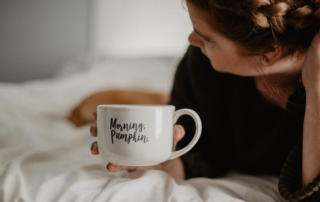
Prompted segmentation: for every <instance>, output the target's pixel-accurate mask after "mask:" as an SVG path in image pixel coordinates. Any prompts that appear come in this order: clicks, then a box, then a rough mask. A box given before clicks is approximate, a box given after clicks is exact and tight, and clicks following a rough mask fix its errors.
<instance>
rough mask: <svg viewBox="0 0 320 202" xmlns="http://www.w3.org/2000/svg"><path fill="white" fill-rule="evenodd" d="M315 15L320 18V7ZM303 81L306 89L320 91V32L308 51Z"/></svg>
mask: <svg viewBox="0 0 320 202" xmlns="http://www.w3.org/2000/svg"><path fill="white" fill-rule="evenodd" d="M314 15H315V17H317V18H320V9H318V10H317V11H315V12H314ZM302 82H303V85H304V87H305V89H306V91H313V92H320V32H318V33H317V34H316V35H315V36H314V38H313V40H312V42H311V45H310V47H309V49H308V51H307V54H306V58H305V61H304V64H303V67H302ZM313 92H312V93H313Z"/></svg>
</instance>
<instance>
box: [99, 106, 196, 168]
mask: <svg viewBox="0 0 320 202" xmlns="http://www.w3.org/2000/svg"><path fill="white" fill-rule="evenodd" d="M182 115H190V116H191V117H192V118H193V119H194V121H195V123H196V132H195V135H194V137H193V139H192V141H191V142H190V143H189V144H188V145H187V146H186V147H184V148H183V149H181V150H178V151H173V135H174V124H175V123H176V122H177V120H178V118H179V117H180V116H182ZM97 124H98V125H97V127H98V147H99V152H100V154H101V156H102V158H103V159H105V160H106V161H108V162H110V163H112V164H115V165H121V166H150V165H157V164H160V163H162V162H165V161H167V160H169V159H174V158H177V157H179V156H181V155H183V154H185V153H186V152H188V151H189V150H190V149H191V148H192V147H193V146H194V145H195V144H196V143H197V141H198V140H199V138H200V134H201V130H202V124H201V120H200V118H199V116H198V114H197V113H196V112H194V111H193V110H191V109H180V110H178V111H175V107H174V106H172V105H99V106H98V107H97Z"/></svg>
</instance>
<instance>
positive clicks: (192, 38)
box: [188, 31, 203, 48]
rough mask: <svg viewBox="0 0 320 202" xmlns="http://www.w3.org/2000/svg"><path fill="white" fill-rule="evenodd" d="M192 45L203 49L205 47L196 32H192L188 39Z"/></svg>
mask: <svg viewBox="0 0 320 202" xmlns="http://www.w3.org/2000/svg"><path fill="white" fill-rule="evenodd" d="M188 40H189V42H190V44H191V45H193V46H196V47H199V48H202V47H203V41H202V40H201V38H200V36H199V35H198V34H197V33H196V32H195V31H193V32H191V34H190V35H189V38H188Z"/></svg>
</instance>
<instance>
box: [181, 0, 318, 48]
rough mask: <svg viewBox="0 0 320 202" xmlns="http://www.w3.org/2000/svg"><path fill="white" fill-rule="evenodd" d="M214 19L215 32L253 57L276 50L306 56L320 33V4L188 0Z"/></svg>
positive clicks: (310, 1)
mask: <svg viewBox="0 0 320 202" xmlns="http://www.w3.org/2000/svg"><path fill="white" fill-rule="evenodd" d="M187 1H188V2H190V3H192V4H194V5H196V6H198V7H199V8H201V9H203V10H204V11H205V12H207V13H209V14H210V15H211V17H210V20H209V21H208V22H209V23H211V25H212V26H213V28H214V29H216V30H217V31H219V32H220V33H221V34H223V35H224V36H225V37H227V38H229V39H231V40H233V41H236V42H238V43H239V44H240V45H241V46H242V47H244V50H246V51H247V52H249V53H253V54H254V53H257V54H261V53H263V52H268V51H272V50H274V48H273V46H272V44H274V43H277V44H278V45H283V47H284V48H285V49H286V52H285V54H293V53H295V52H296V51H299V52H306V51H307V49H308V47H309V46H310V44H311V40H312V38H313V37H314V35H315V34H316V33H317V32H318V31H319V28H320V24H319V19H317V18H316V17H314V15H313V12H314V11H315V10H316V9H317V8H319V7H320V0H187Z"/></svg>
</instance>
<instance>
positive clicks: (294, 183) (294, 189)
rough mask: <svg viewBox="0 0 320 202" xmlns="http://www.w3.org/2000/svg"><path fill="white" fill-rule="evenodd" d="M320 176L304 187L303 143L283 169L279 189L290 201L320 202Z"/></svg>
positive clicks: (289, 157)
mask: <svg viewBox="0 0 320 202" xmlns="http://www.w3.org/2000/svg"><path fill="white" fill-rule="evenodd" d="M319 187H320V174H319V175H318V176H317V177H316V178H315V179H314V180H313V181H312V182H311V183H309V184H308V185H307V186H305V187H302V141H301V140H299V142H298V143H297V144H296V145H295V147H294V148H293V149H292V151H291V152H290V154H289V156H288V158H287V161H286V163H285V164H284V167H283V169H282V172H281V175H280V178H279V185H278V189H279V192H280V194H281V196H282V197H283V198H285V199H286V200H288V201H300V202H316V201H320V191H319Z"/></svg>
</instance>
